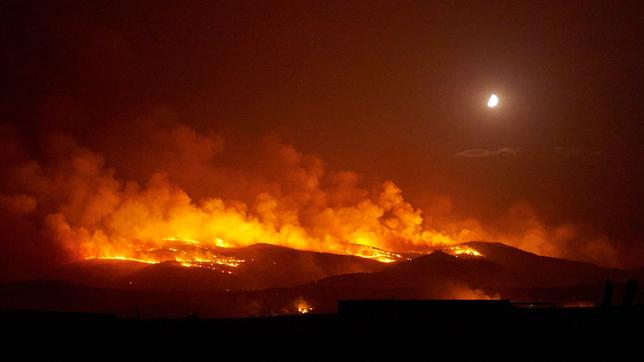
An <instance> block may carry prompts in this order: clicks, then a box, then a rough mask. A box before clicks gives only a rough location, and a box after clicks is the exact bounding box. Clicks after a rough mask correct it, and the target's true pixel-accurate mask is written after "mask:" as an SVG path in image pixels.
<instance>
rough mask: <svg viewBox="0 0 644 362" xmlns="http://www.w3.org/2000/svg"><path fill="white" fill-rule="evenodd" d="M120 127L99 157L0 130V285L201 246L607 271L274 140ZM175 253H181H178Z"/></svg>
mask: <svg viewBox="0 0 644 362" xmlns="http://www.w3.org/2000/svg"><path fill="white" fill-rule="evenodd" d="M128 127H129V128H128V129H127V130H126V131H124V132H123V133H121V135H123V136H122V137H121V138H119V140H118V143H117V144H116V145H112V146H111V147H108V148H107V150H108V152H107V153H106V155H104V154H101V153H99V152H97V151H96V150H93V149H91V148H89V147H86V146H83V145H80V144H79V143H78V142H77V141H76V140H74V139H73V138H71V137H70V136H68V135H64V134H58V133H48V134H46V135H45V136H44V137H43V140H42V142H39V143H38V144H36V145H30V144H27V143H26V142H22V141H21V137H20V135H18V134H17V132H16V131H15V130H14V129H12V128H11V127H9V126H2V128H1V130H2V136H1V138H0V142H1V144H0V146H1V147H2V148H3V150H4V152H3V153H2V156H0V157H2V161H3V164H4V165H5V167H4V168H3V171H2V181H1V182H2V184H1V186H2V188H1V189H0V210H1V212H2V241H1V246H0V247H1V248H2V255H3V259H4V260H3V261H4V263H3V268H4V269H3V270H2V273H3V275H4V276H5V277H8V276H10V275H11V274H17V273H19V272H26V271H31V272H43V271H44V272H46V270H47V268H48V267H51V266H52V265H56V264H58V263H61V262H65V261H71V260H77V259H83V258H92V257H127V258H134V259H142V260H156V261H160V260H164V259H167V258H175V259H178V258H179V257H181V258H191V259H195V258H196V259H199V258H208V257H210V253H212V251H210V250H209V248H211V247H215V246H219V247H229V246H243V245H249V244H254V243H271V244H277V245H284V246H288V247H293V248H298V249H305V250H315V251H324V252H333V253H341V254H357V255H361V256H365V257H373V258H377V259H379V260H383V261H386V260H392V259H390V257H391V255H390V254H388V253H385V252H383V251H381V250H379V249H383V250H389V251H395V252H400V251H426V250H429V249H431V248H433V247H436V246H439V245H445V244H452V243H456V242H463V241H469V240H474V239H484V240H495V241H501V242H506V243H508V244H511V245H515V246H518V247H521V248H524V249H526V250H529V251H535V252H538V253H542V254H547V255H555V256H565V257H572V258H575V259H586V260H593V261H600V262H604V263H614V262H615V255H614V252H613V251H612V249H611V248H610V247H609V245H610V244H608V243H607V242H606V240H604V239H601V238H599V239H597V240H591V241H590V242H588V240H585V241H584V243H583V244H582V243H579V242H578V240H579V238H580V235H581V234H582V231H581V230H579V228H578V227H577V226H574V225H563V226H560V227H556V228H548V227H546V226H544V223H543V222H541V220H539V218H538V216H537V215H536V213H534V212H533V211H532V210H531V209H530V208H529V207H527V206H525V207H517V208H513V209H512V210H510V211H509V213H508V216H507V220H504V222H503V223H502V225H501V226H502V227H498V228H497V227H495V226H483V225H482V224H481V223H480V222H478V221H476V220H472V219H465V220H441V219H440V218H428V217H427V215H423V212H422V210H421V209H419V208H417V207H415V206H413V205H412V204H411V203H410V202H409V201H407V200H405V198H404V197H403V194H402V191H401V189H400V188H399V187H398V186H397V185H396V184H395V183H394V182H392V181H384V182H380V183H375V184H369V183H366V182H364V181H363V180H362V177H361V175H359V174H357V173H355V172H351V171H329V170H327V167H326V165H325V164H324V162H322V160H320V159H319V158H318V157H316V156H314V155H310V154H305V153H302V152H300V151H298V150H297V149H296V148H295V147H293V146H291V145H287V144H284V143H283V142H281V141H280V139H279V138H278V137H277V136H275V135H269V136H267V137H265V138H263V139H262V140H261V141H260V144H259V145H249V146H248V148H247V149H246V152H244V153H243V154H233V155H231V154H228V153H227V149H226V144H225V141H224V139H223V138H222V137H221V136H220V135H218V134H217V133H215V132H211V131H206V132H199V131H197V130H195V129H194V128H192V127H189V126H187V125H185V124H182V123H179V122H173V121H166V122H154V120H151V119H144V120H140V121H137V122H133V123H132V124H130V125H129V126H128ZM106 142H109V140H107V141H106ZM108 160H109V162H108ZM231 160H232V161H231ZM114 165H117V166H118V168H113V167H114ZM447 203H448V204H449V202H447ZM448 206H449V205H448ZM441 207H443V206H441V205H440V203H439V205H437V210H440V209H441ZM428 210H429V211H430V212H431V211H434V209H432V207H429V208H428ZM177 242H182V243H184V244H186V243H187V244H190V247H191V249H190V251H189V252H188V251H177V250H176V243H177ZM182 245H183V244H182ZM582 245H583V247H582ZM179 252H181V253H182V254H177V253H179ZM169 253H170V254H169ZM173 253H174V254H173ZM168 255H174V256H168ZM177 255H179V257H177Z"/></svg>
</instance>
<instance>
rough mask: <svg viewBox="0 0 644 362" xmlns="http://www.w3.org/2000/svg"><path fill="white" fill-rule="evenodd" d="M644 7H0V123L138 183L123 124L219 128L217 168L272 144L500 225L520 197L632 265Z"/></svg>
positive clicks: (438, 214)
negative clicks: (68, 147)
mask: <svg viewBox="0 0 644 362" xmlns="http://www.w3.org/2000/svg"><path fill="white" fill-rule="evenodd" d="M642 14H644V12H643V9H642V5H641V4H640V2H637V1H633V2H628V1H619V2H608V1H607V2H599V1H578V2H573V1H557V2H552V3H545V2H533V1H530V2H525V3H523V2H518V1H508V2H496V1H463V2H457V3H456V4H448V3H447V2H430V1H418V2H411V1H395V2H394V1H391V2H388V1H320V2H312V1H293V2H273V1H230V2H221V1H203V2H195V1H176V2H172V1H46V2H43V1H6V0H5V1H2V2H1V3H0V44H1V46H2V50H3V51H2V57H0V64H1V67H0V72H1V73H0V79H2V84H3V86H2V97H1V98H0V112H1V118H0V121H1V122H2V123H3V124H5V126H6V127H5V126H3V128H2V131H3V133H5V135H3V137H4V138H11V137H20V138H21V139H22V140H23V141H21V142H23V144H24V148H26V149H27V152H28V153H29V154H30V156H31V157H32V158H35V159H39V158H41V157H45V156H42V152H41V151H40V150H39V147H38V144H39V142H40V140H41V139H42V138H43V135H46V134H50V133H64V134H69V135H71V136H72V137H73V138H74V139H75V140H76V141H77V142H78V143H79V144H80V145H82V146H85V147H88V148H91V149H93V150H96V151H97V152H100V153H101V154H104V155H105V158H106V164H107V165H108V166H109V167H112V168H114V169H115V170H116V171H115V174H116V176H117V177H122V178H126V179H135V180H141V181H143V180H142V179H143V178H145V177H148V176H149V175H143V174H138V173H137V171H138V168H136V167H131V166H129V164H128V162H129V161H130V160H129V155H128V152H127V150H128V149H129V147H131V144H132V142H136V140H134V141H133V140H132V137H130V136H131V135H132V132H131V130H130V128H131V127H132V125H133V124H134V123H136V122H137V121H136V120H140V119H150V118H155V117H159V118H163V119H165V118H168V119H172V120H175V121H180V122H182V123H184V124H187V125H189V126H190V127H192V128H194V129H195V130H197V131H198V132H204V133H207V132H210V131H213V132H216V133H217V134H219V135H221V136H222V138H223V139H225V149H226V151H225V153H224V155H223V156H222V158H223V160H222V162H223V163H225V164H226V165H235V164H244V162H245V159H246V158H247V155H248V154H249V153H252V152H253V150H255V149H256V148H257V147H258V146H257V145H258V144H259V143H260V142H261V139H262V138H263V137H266V136H267V135H272V136H274V137H279V139H280V140H281V141H282V142H284V143H286V144H289V145H293V146H294V147H296V148H297V149H298V150H300V151H302V152H305V153H308V154H314V155H317V156H318V157H319V158H320V159H321V160H323V161H324V164H325V166H326V167H327V168H328V169H333V170H352V171H355V172H358V173H360V174H361V175H363V177H364V178H365V179H366V180H371V179H374V180H392V181H394V182H395V183H396V184H397V185H398V186H399V187H400V188H401V189H402V190H403V193H404V195H405V198H406V199H408V200H410V202H411V203H412V204H414V205H416V206H417V207H420V208H422V209H423V210H424V212H425V215H426V216H427V217H428V218H431V217H433V218H434V219H435V220H437V222H439V221H440V219H441V218H446V219H450V220H451V219H459V218H461V219H462V218H475V219H477V220H479V221H480V222H481V223H483V224H488V223H489V224H490V225H496V226H497V227H503V223H504V220H507V217H508V216H507V215H508V212H509V211H508V210H515V209H516V207H517V206H516V205H529V206H528V207H529V208H530V210H533V211H534V213H536V214H538V215H539V218H540V220H541V221H542V222H543V223H544V224H546V225H551V226H553V227H555V226H556V225H561V224H564V223H574V224H575V225H580V228H584V230H585V229H588V230H590V231H589V232H590V233H591V234H593V235H601V237H602V238H605V239H607V240H609V241H610V243H611V244H612V245H613V246H614V247H615V248H616V250H617V253H618V255H619V258H620V261H621V263H622V265H626V266H636V265H643V264H644V257H642V255H644V244H642V243H643V238H644V230H643V229H642V214H643V213H644V206H643V205H644V197H643V196H644V188H643V187H642V178H643V177H644V145H643V144H644V143H643V141H644V131H643V129H644V101H643V100H644V75H643V74H644V73H643V64H644V62H643V59H642V56H643V55H644V40H643V39H644V26H643V25H642ZM491 93H496V94H498V95H499V97H500V105H499V107H497V108H495V109H489V108H487V107H486V102H487V98H488V97H489V95H490V94H491ZM8 135H9V136H8ZM7 157H9V156H7ZM142 163H144V162H142ZM4 183H5V186H3V188H4V189H3V190H4V191H3V193H4V194H8V193H9V191H10V186H6V183H7V182H4ZM185 187H186V190H187V191H188V192H189V193H190V195H191V196H193V197H195V198H199V197H202V196H204V194H207V193H208V192H209V190H204V188H203V187H201V188H200V187H199V185H196V186H195V185H193V186H192V187H191V186H187V185H186V186H185ZM7 190H9V191H7ZM510 212H511V211H510ZM584 235H587V234H584ZM16 248H18V247H16Z"/></svg>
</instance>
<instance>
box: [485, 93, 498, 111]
mask: <svg viewBox="0 0 644 362" xmlns="http://www.w3.org/2000/svg"><path fill="white" fill-rule="evenodd" d="M498 104H499V97H497V96H496V94H494V93H492V95H491V96H490V99H489V100H488V101H487V106H488V107H490V108H494V107H496V106H497V105H498Z"/></svg>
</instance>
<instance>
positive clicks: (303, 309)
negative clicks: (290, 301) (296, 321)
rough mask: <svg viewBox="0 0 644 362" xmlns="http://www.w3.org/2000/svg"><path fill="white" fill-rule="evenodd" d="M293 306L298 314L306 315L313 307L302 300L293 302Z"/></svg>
mask: <svg viewBox="0 0 644 362" xmlns="http://www.w3.org/2000/svg"><path fill="white" fill-rule="evenodd" d="M295 306H296V308H297V312H298V313H300V314H307V313H310V312H312V311H313V307H312V306H311V305H310V304H309V303H308V302H306V301H305V300H304V299H302V298H300V299H298V300H297V301H296V302H295Z"/></svg>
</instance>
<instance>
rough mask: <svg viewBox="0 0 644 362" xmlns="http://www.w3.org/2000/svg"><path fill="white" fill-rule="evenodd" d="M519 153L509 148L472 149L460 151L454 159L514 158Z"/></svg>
mask: <svg viewBox="0 0 644 362" xmlns="http://www.w3.org/2000/svg"><path fill="white" fill-rule="evenodd" d="M518 153H519V150H518V149H516V148H511V147H502V148H499V149H498V150H486V149H482V148H472V149H469V150H465V151H461V152H459V153H457V154H455V155H454V157H465V158H484V157H493V156H503V155H507V156H516V155H517V154H518Z"/></svg>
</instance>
